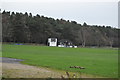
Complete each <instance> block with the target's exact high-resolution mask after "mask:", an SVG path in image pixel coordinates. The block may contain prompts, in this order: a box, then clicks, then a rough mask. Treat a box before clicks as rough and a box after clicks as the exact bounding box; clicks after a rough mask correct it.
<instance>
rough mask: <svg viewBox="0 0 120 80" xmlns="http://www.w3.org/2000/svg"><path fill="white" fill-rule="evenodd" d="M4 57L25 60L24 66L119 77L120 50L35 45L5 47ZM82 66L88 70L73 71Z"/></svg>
mask: <svg viewBox="0 0 120 80" xmlns="http://www.w3.org/2000/svg"><path fill="white" fill-rule="evenodd" d="M2 56H3V57H12V58H18V59H24V60H25V61H24V62H23V63H24V64H29V65H35V66H42V67H47V68H51V69H58V70H64V71H70V72H80V71H81V72H82V73H83V74H90V75H94V76H102V77H110V78H111V77H112V78H115V77H118V50H115V49H105V48H58V47H47V46H35V45H10V44H4V45H3V53H2ZM70 66H82V67H85V68H86V69H84V70H80V69H73V68H69V67H70Z"/></svg>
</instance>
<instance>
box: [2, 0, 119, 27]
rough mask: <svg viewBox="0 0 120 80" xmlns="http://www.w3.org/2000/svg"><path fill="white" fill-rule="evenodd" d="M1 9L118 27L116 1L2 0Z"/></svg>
mask: <svg viewBox="0 0 120 80" xmlns="http://www.w3.org/2000/svg"><path fill="white" fill-rule="evenodd" d="M2 10H7V11H15V12H23V13H24V12H28V13H30V12H31V13H32V14H33V15H36V14H39V15H44V16H47V17H52V18H55V19H56V18H59V19H61V18H63V19H65V20H74V21H77V22H78V23H81V24H83V22H86V23H87V24H90V25H96V24H97V25H110V26H112V27H118V2H117V1H114V2H108V1H106V2H94V1H92V2H88V1H84V2H83V1H77V0H73V1H69V2H68V0H66V1H54V0H52V1H47V0H46V1H39V0H33V1H27V0H26V1H24V0H23V1H17V0H12V1H10V0H8V1H7V0H5V1H2Z"/></svg>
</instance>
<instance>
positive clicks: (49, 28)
mask: <svg viewBox="0 0 120 80" xmlns="http://www.w3.org/2000/svg"><path fill="white" fill-rule="evenodd" d="M1 14H2V41H3V42H14V43H36V44H44V45H46V44H47V39H48V38H50V37H51V38H57V39H58V40H61V39H67V40H70V41H72V42H73V44H75V45H77V46H83V47H85V46H98V47H101V46H103V47H104V46H110V47H119V45H118V38H119V35H118V32H119V31H120V29H117V28H112V27H111V26H98V25H88V24H87V23H85V22H84V23H83V24H79V23H77V22H76V21H69V20H64V19H54V18H50V17H44V16H41V15H39V14H37V15H36V16H33V15H32V14H31V13H27V12H25V13H24V14H23V13H18V12H16V13H15V12H9V11H3V12H2V13H1Z"/></svg>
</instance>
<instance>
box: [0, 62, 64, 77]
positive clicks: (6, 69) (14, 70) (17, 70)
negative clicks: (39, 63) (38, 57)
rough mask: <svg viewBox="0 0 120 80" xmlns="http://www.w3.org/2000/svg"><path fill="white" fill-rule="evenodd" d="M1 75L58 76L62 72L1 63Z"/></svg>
mask: <svg viewBox="0 0 120 80" xmlns="http://www.w3.org/2000/svg"><path fill="white" fill-rule="evenodd" d="M2 70H3V71H2V76H3V77H5V78H49V77H50V78H60V77H61V75H62V73H58V72H54V71H50V70H47V69H43V68H38V67H35V66H29V65H23V64H12V63H3V64H2Z"/></svg>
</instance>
